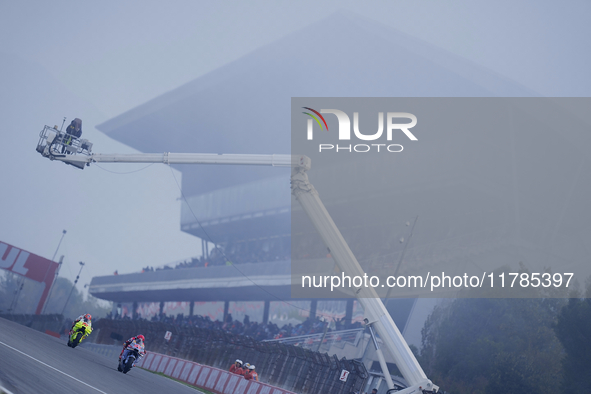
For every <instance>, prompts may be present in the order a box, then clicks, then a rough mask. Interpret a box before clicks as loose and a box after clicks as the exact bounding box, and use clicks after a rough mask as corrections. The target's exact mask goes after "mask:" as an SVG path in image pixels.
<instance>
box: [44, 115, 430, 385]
mask: <svg viewBox="0 0 591 394" xmlns="http://www.w3.org/2000/svg"><path fill="white" fill-rule="evenodd" d="M68 137H70V136H68V135H67V134H65V133H63V132H61V131H59V130H57V128H56V127H50V126H45V127H44V128H43V130H42V131H41V132H40V134H39V142H38V144H37V152H39V153H41V155H42V156H43V157H46V158H48V159H50V160H58V161H63V162H64V163H66V164H70V165H73V166H75V167H78V168H80V169H84V167H86V166H90V165H91V163H98V162H103V163H163V164H224V165H255V166H256V165H258V166H276V167H291V168H292V175H291V190H292V194H293V195H294V196H295V197H296V199H297V200H298V202H299V203H300V205H301V206H302V208H303V209H304V211H305V212H306V214H307V215H308V217H309V218H310V220H311V221H312V224H313V225H314V227H315V228H316V231H318V234H320V236H321V238H322V240H323V241H324V244H325V245H326V247H327V248H328V249H329V250H330V253H331V254H332V257H333V259H334V260H335V263H336V264H337V266H338V267H339V268H340V270H341V271H343V272H345V273H346V274H347V275H350V276H353V275H357V276H363V274H364V272H363V269H362V268H361V266H360V265H359V262H358V261H357V259H356V258H355V256H354V255H353V252H351V249H349V246H348V245H347V242H345V239H344V238H343V236H342V235H341V232H340V231H339V229H338V228H337V226H336V225H335V223H334V222H333V220H332V218H331V217H330V215H329V213H328V211H327V210H326V208H325V207H324V204H323V203H322V201H321V200H320V197H319V196H318V192H317V191H316V189H315V188H314V186H313V185H312V184H311V183H310V182H309V181H308V175H307V171H308V170H310V168H311V160H310V158H308V157H307V156H297V155H253V154H207V153H168V152H166V153H138V154H96V153H92V143H90V142H89V141H88V140H83V139H76V138H68ZM66 141H67V142H66ZM62 152H63V153H62ZM353 293H354V296H355V297H356V299H357V301H358V302H359V303H360V304H361V306H362V307H363V311H364V314H365V321H366V324H368V325H369V328H370V333H371V334H372V338H373V341H374V345H375V346H376V350H377V356H378V359H379V361H380V365H381V367H382V371H383V373H384V378H385V379H386V382H387V384H388V388H389V390H388V393H391V392H392V393H393V392H396V393H397V394H421V393H422V394H431V393H437V391H438V390H439V387H438V386H436V385H434V384H433V383H432V382H431V381H430V380H429V379H427V376H426V375H425V372H424V371H423V369H422V368H421V366H420V364H419V362H418V361H417V359H416V358H415V356H414V354H413V353H412V351H411V350H410V348H409V347H408V344H407V343H406V341H405V340H404V337H403V336H402V334H401V333H400V331H399V330H398V327H396V324H395V323H394V321H393V320H392V317H391V316H390V314H389V313H388V311H387V310H386V307H385V306H384V304H383V303H382V301H381V299H380V298H379V296H378V294H377V293H376V291H375V290H374V289H373V288H372V287H358V288H355V289H354V291H353ZM374 330H375V331H376V332H377V334H378V335H379V337H380V338H381V340H382V341H383V343H384V345H385V346H386V348H387V349H388V350H389V351H390V352H391V354H392V356H393V358H394V362H395V363H396V366H397V367H398V369H399V370H400V372H401V373H402V376H403V377H404V379H405V380H406V381H407V383H408V384H409V387H407V388H404V389H402V390H399V391H398V390H397V389H396V388H395V386H394V383H393V382H392V379H391V377H390V373H389V372H388V369H387V367H386V362H385V360H384V356H383V354H382V352H381V350H380V349H379V345H378V343H377V341H376V339H375V336H374V333H373V331H374Z"/></svg>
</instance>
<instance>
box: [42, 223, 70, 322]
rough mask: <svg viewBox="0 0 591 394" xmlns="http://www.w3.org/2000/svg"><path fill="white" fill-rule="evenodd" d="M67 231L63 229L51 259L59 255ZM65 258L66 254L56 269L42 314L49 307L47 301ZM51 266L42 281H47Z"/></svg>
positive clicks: (53, 259)
mask: <svg viewBox="0 0 591 394" xmlns="http://www.w3.org/2000/svg"><path fill="white" fill-rule="evenodd" d="M66 233H67V231H66V230H62V237H61V238H60V241H59V242H58V244H57V248H56V249H55V253H54V254H53V257H52V258H51V261H55V256H56V255H57V251H58V250H60V245H61V244H62V241H63V240H64V236H65V235H66ZM63 260H64V256H62V258H61V259H60V262H59V265H58V269H57V270H56V271H55V276H54V278H53V281H52V282H51V287H50V288H49V294H47V298H46V299H45V304H43V309H41V314H43V313H45V308H46V307H47V303H48V302H49V297H51V291H52V290H53V284H54V283H55V280H56V279H57V275H58V273H59V271H60V270H59V267H61V265H62V261H63ZM50 267H51V264H50V265H48V266H47V270H46V271H45V276H44V277H43V281H42V282H45V279H47V274H48V273H49V268H50Z"/></svg>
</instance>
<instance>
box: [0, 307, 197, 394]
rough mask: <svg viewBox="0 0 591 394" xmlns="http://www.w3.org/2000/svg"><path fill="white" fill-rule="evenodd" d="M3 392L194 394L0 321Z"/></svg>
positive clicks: (40, 333)
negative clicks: (123, 370) (124, 371)
mask: <svg viewBox="0 0 591 394" xmlns="http://www.w3.org/2000/svg"><path fill="white" fill-rule="evenodd" d="M91 335H92V334H91ZM146 342H147V350H148V351H150V347H149V346H150V343H149V341H146ZM2 386H3V387H4V388H5V389H7V390H9V391H11V392H12V393H13V394H44V393H56V394H67V393H84V394H93V393H109V394H111V393H142V394H151V393H154V394H156V393H158V394H162V393H179V394H184V393H187V394H198V393H199V391H196V390H194V389H192V388H190V387H187V386H185V385H182V384H180V383H177V382H175V381H173V380H170V379H167V378H165V377H162V376H159V375H155V374H152V373H150V372H147V371H144V370H141V369H139V368H133V369H132V370H131V371H129V373H128V374H127V375H124V374H122V373H121V372H118V371H117V360H116V359H115V360H110V359H107V358H105V357H103V356H101V355H98V354H96V353H93V352H91V351H89V350H86V349H82V348H80V347H77V348H76V349H72V348H70V347H68V345H67V344H66V342H65V341H62V340H59V339H58V338H54V337H52V336H49V335H47V334H44V333H42V332H39V331H35V330H32V329H30V328H28V327H25V326H21V325H19V324H16V323H14V322H11V321H8V320H5V319H1V318H0V387H2Z"/></svg>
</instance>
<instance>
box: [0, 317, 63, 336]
mask: <svg viewBox="0 0 591 394" xmlns="http://www.w3.org/2000/svg"><path fill="white" fill-rule="evenodd" d="M0 317H1V318H3V319H6V320H11V321H13V322H15V323H18V324H21V325H23V326H27V327H29V328H32V329H34V330H37V331H41V332H47V331H52V332H55V333H60V334H61V333H62V331H63V328H64V327H66V326H64V317H63V316H62V315H57V314H53V315H21V314H0ZM68 328H69V327H68Z"/></svg>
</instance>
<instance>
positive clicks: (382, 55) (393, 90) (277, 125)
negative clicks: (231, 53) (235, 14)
mask: <svg viewBox="0 0 591 394" xmlns="http://www.w3.org/2000/svg"><path fill="white" fill-rule="evenodd" d="M532 95H534V94H533V93H532V92H530V91H528V90H527V89H525V88H524V87H522V86H520V85H518V84H516V83H515V82H512V81H510V80H508V79H507V78H504V77H502V76H500V75H498V74H495V73H494V72H491V71H489V70H487V69H485V68H483V67H480V66H478V65H476V64H474V63H471V62H469V61H467V60H466V59H463V58H461V57H458V56H455V55H453V54H451V53H449V52H446V51H443V50H441V49H439V48H436V47H434V46H432V45H429V44H427V43H425V42H422V41H420V40H417V39H415V38H413V37H410V36H408V35H406V34H404V33H402V32H399V31H397V30H394V29H391V28H388V27H385V26H382V25H380V24H378V23H376V22H374V21H370V20H367V19H364V18H363V17H360V16H358V15H353V14H350V13H347V12H340V13H337V14H334V15H332V16H331V17H328V18H326V19H324V20H322V21H320V22H317V23H314V24H312V25H310V26H307V27H305V28H303V29H301V30H299V31H297V32H295V33H292V34H290V35H288V36H286V37H284V38H282V39H280V40H277V41H276V42H274V43H272V44H269V45H266V46H264V47H261V48H260V49H258V50H256V51H254V52H252V53H250V54H248V55H246V56H244V57H242V58H240V59H238V60H236V61H234V62H232V63H229V64H227V65H225V66H223V67H220V68H219V69H217V70H215V71H212V72H210V73H208V74H206V75H203V76H201V77H199V78H197V79H195V80H194V81H191V82H189V83H187V84H185V85H183V86H181V87H179V88H177V89H174V90H172V91H170V92H168V93H166V94H163V95H161V96H159V97H157V98H155V99H153V100H151V101H149V102H147V103H145V104H143V105H140V106H138V107H136V108H134V109H132V110H130V111H128V112H126V113H124V114H121V115H119V116H117V117H115V118H113V119H111V120H109V121H107V122H105V123H103V124H100V125H99V126H97V127H98V128H99V129H100V130H101V131H103V132H105V133H106V134H108V135H109V136H111V137H112V138H115V139H116V140H118V141H121V142H123V143H125V144H127V145H130V146H132V147H134V148H136V149H138V150H140V151H144V152H163V151H171V152H204V153H208V152H211V153H269V154H270V153H290V105H291V98H292V97H315V96H318V97H333V96H334V97H356V96H360V97H363V96H366V97H367V96H370V97H371V96H374V97H376V96H377V97H379V96H383V97H390V96H397V97H421V96H439V97H448V96H477V97H486V96H532ZM178 168H179V169H181V170H182V172H183V192H184V194H185V195H186V196H197V197H194V198H193V200H195V199H197V200H199V199H201V201H203V200H204V197H203V196H206V195H207V196H209V197H210V198H209V199H208V204H209V205H208V206H207V207H206V209H207V210H208V211H210V212H219V217H216V218H210V219H211V220H210V221H209V222H208V223H210V224H211V222H215V221H216V220H218V222H217V224H218V225H220V226H221V225H222V224H221V221H222V220H223V219H228V218H229V217H234V218H237V219H236V221H235V222H234V224H235V225H233V226H230V227H228V226H226V228H223V229H222V227H219V229H220V230H219V231H218V233H219V234H223V233H225V232H226V231H227V230H228V229H229V228H232V229H234V230H235V231H237V232H238V234H237V235H236V236H237V237H239V238H240V237H243V238H244V237H252V236H253V235H254V236H266V233H265V232H271V233H273V232H275V233H276V232H277V231H282V230H281V228H282V225H281V223H287V221H288V220H289V217H288V215H284V216H274V215H280V213H270V214H269V215H270V216H269V215H267V216H268V219H269V220H268V221H267V222H263V223H261V224H260V225H250V224H249V223H254V219H253V217H260V216H265V213H264V212H267V213H269V212H270V211H272V210H273V209H275V208H278V207H280V208H283V207H288V206H289V205H290V200H289V192H288V191H287V193H281V192H280V191H279V189H280V188H281V187H282V186H281V185H280V184H281V182H277V184H276V185H275V186H274V187H275V188H276V189H277V190H276V192H271V193H269V194H267V195H266V196H262V197H259V198H262V199H263V200H264V201H263V202H264V204H268V207H263V208H262V209H259V208H260V207H256V209H254V210H253V209H252V207H249V206H247V205H245V204H244V202H245V201H247V200H248V199H251V198H250V196H248V193H247V192H248V190H250V189H256V188H257V187H258V186H264V184H265V182H266V183H267V186H268V181H266V180H265V179H268V178H274V177H275V178H276V177H283V179H284V182H283V183H284V184H286V185H287V182H288V181H289V179H288V178H289V171H288V170H284V169H278V168H252V167H222V166H218V167H215V166H214V167H204V166H179V167H178ZM259 182H261V183H259ZM222 189H223V190H225V191H220V190H222ZM245 193H246V194H247V196H246V197H243V198H241V197H234V198H233V199H227V198H224V196H225V195H234V196H242V195H244V194H245ZM182 215H183V225H182V228H183V230H185V231H188V232H189V233H192V234H194V235H198V236H202V237H203V231H201V229H200V226H199V225H198V224H197V223H196V219H195V218H194V217H193V215H192V213H191V210H188V209H187V207H186V205H184V207H183V214H182ZM257 215H258V216H257ZM199 220H201V218H199ZM238 222H241V223H246V224H244V225H240V224H239V223H238ZM275 226H277V228H276V227H275ZM283 227H284V226H283ZM209 231H214V228H213V227H210V229H209ZM259 232H260V234H259Z"/></svg>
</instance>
